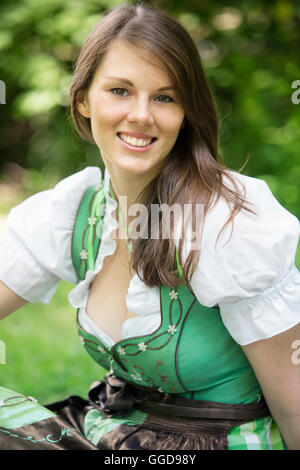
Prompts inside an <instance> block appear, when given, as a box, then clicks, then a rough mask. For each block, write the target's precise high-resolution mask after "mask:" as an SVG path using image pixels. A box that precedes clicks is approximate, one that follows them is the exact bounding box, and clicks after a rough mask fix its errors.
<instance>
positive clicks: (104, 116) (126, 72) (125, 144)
mask: <svg viewBox="0 0 300 470" xmlns="http://www.w3.org/2000/svg"><path fill="white" fill-rule="evenodd" d="M84 100H85V101H84ZM77 107H78V110H79V112H80V113H81V114H82V115H83V116H85V117H89V118H90V119H91V129H92V133H93V137H94V140H95V142H96V144H97V146H98V147H99V149H100V151H101V155H102V158H103V161H104V163H105V164H106V165H108V166H109V167H111V166H113V167H115V166H117V167H119V168H120V169H122V170H125V171H128V172H130V173H132V174H137V175H141V174H145V173H149V175H152V176H153V177H154V176H156V174H158V172H159V171H160V169H161V168H162V166H163V165H162V163H163V161H164V159H165V158H166V157H167V156H168V154H169V153H170V151H171V149H172V147H173V146H174V144H175V142H176V139H177V136H178V133H179V131H180V128H181V125H182V123H183V119H184V110H183V107H182V105H181V103H180V102H179V100H178V96H176V93H175V89H174V83H173V82H172V81H171V79H170V77H169V75H168V73H167V72H166V70H165V69H164V68H163V65H162V64H161V62H160V61H159V60H158V59H157V57H156V56H154V55H153V54H152V53H151V52H150V51H148V50H145V49H141V48H138V47H134V46H131V45H129V44H128V43H125V42H114V43H113V44H112V45H111V47H110V48H109V50H108V51H107V52H106V54H105V55H104V57H103V59H102V61H101V63H100V65H99V67H98V69H97V70H96V73H95V75H94V77H93V80H92V83H91V86H90V88H89V90H88V92H87V93H86V92H83V91H81V92H79V93H78V95H77Z"/></svg>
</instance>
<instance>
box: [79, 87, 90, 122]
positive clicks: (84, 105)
mask: <svg viewBox="0 0 300 470" xmlns="http://www.w3.org/2000/svg"><path fill="white" fill-rule="evenodd" d="M76 107H77V110H78V111H79V113H80V114H82V116H84V117H86V118H89V117H90V107H89V104H88V100H87V97H86V92H85V90H79V91H78V92H77V95H76Z"/></svg>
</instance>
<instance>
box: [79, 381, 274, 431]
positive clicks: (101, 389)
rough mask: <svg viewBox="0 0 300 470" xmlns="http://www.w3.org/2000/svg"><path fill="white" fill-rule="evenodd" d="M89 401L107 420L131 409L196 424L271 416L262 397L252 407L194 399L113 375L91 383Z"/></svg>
mask: <svg viewBox="0 0 300 470" xmlns="http://www.w3.org/2000/svg"><path fill="white" fill-rule="evenodd" d="M88 399H89V402H90V404H91V405H92V406H93V407H95V408H97V409H98V410H100V412H101V413H102V414H103V415H105V416H106V417H110V416H112V415H114V414H116V413H117V414H119V415H122V414H124V411H126V410H128V409H130V408H135V409H138V410H140V411H144V412H145V413H150V414H151V415H154V416H159V417H162V416H169V417H174V418H180V417H182V418H188V419H191V420H193V421H194V420H196V419H198V420H199V419H207V420H230V421H233V422H235V421H236V422H237V424H238V423H239V424H240V423H241V422H247V421H252V420H254V419H257V418H262V417H266V416H269V415H270V411H269V409H268V406H267V404H266V402H265V399H264V398H263V397H262V399H261V400H260V401H259V403H251V404H232V403H220V402H215V401H206V400H191V399H188V398H181V397H178V396H177V395H176V394H164V393H161V392H158V391H154V390H151V389H148V388H147V387H142V386H139V385H133V384H131V383H128V382H125V381H124V380H123V379H120V378H117V377H114V376H112V375H110V374H108V375H106V377H105V379H104V380H102V381H99V382H95V383H93V384H92V386H91V388H90V391H89V394H88Z"/></svg>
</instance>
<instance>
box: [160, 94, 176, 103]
mask: <svg viewBox="0 0 300 470" xmlns="http://www.w3.org/2000/svg"><path fill="white" fill-rule="evenodd" d="M158 98H162V99H159V102H160V103H172V102H173V101H174V100H173V98H171V97H170V96H168V95H159V96H158V97H157V99H158Z"/></svg>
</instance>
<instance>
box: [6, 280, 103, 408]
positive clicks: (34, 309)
mask: <svg viewBox="0 0 300 470" xmlns="http://www.w3.org/2000/svg"><path fill="white" fill-rule="evenodd" d="M72 288H73V285H71V284H68V283H66V282H64V281H61V282H60V284H59V286H58V289H57V291H56V293H55V295H54V297H53V299H52V300H51V302H50V304H48V305H45V304H42V303H34V304H27V305H26V306H24V307H22V308H21V309H19V310H18V311H16V312H14V313H13V314H11V315H10V316H8V317H6V318H4V319H3V320H1V322H0V339H1V340H2V341H4V343H5V346H6V364H0V385H1V386H2V387H6V388H9V389H12V390H14V391H16V392H20V393H24V394H26V395H30V396H33V397H35V398H36V399H37V400H38V401H39V402H40V403H50V402H52V401H56V400H60V399H63V398H66V396H68V395H80V396H82V397H83V398H86V394H87V391H88V389H89V386H90V384H91V383H92V382H93V381H94V380H98V379H100V378H102V377H103V376H104V374H105V371H104V369H102V368H101V367H100V366H98V365H97V364H96V362H94V361H93V360H92V358H91V357H90V356H89V355H88V353H87V352H86V351H85V350H84V349H83V347H82V346H81V344H80V342H79V340H78V335H77V329H76V309H74V308H73V307H71V306H70V305H69V303H68V299H67V295H68V293H69V291H70V290H71V289H72Z"/></svg>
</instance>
